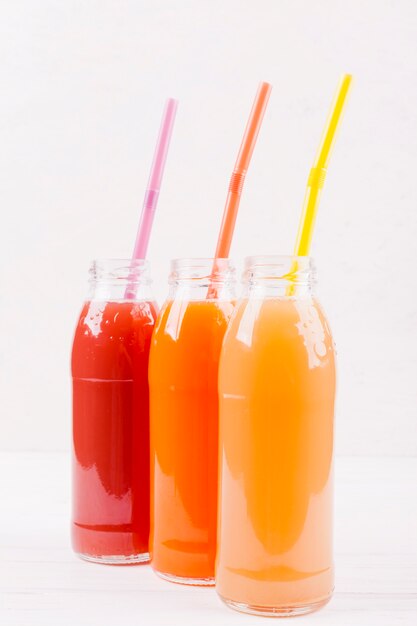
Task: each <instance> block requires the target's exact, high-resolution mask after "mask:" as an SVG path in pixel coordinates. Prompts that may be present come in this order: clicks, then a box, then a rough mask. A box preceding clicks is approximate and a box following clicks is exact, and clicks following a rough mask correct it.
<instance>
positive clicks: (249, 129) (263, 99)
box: [207, 82, 272, 298]
mask: <svg viewBox="0 0 417 626" xmlns="http://www.w3.org/2000/svg"><path fill="white" fill-rule="evenodd" d="M271 90H272V85H270V84H269V83H264V82H263V83H260V85H259V87H258V91H257V94H256V96H255V100H254V103H253V105H252V110H251V112H250V115H249V119H248V122H247V124H246V129H245V134H244V135H243V139H242V143H241V144H240V149H239V153H238V155H237V159H236V163H235V167H234V169H233V172H232V175H231V177H230V182H229V190H228V193H227V198H226V204H225V207H224V211H223V219H222V224H221V226H220V232H219V237H218V240H217V247H216V254H215V259H216V260H217V259H227V258H228V256H229V252H230V246H231V243H232V237H233V232H234V229H235V224H236V217H237V212H238V209H239V204H240V198H241V195H242V189H243V183H244V182H245V176H246V172H247V170H248V167H249V165H250V161H251V158H252V154H253V150H254V148H255V144H256V140H257V138H258V134H259V130H260V128H261V124H262V120H263V118H264V115H265V111H266V107H267V104H268V100H269V96H270V94H271ZM216 260H215V262H214V266H213V270H212V278H213V276H214V274H215V272H216V266H217V262H216ZM216 295H217V291H216V289H215V287H214V286H213V284H212V280H211V281H210V285H209V288H208V292H207V298H215V297H216Z"/></svg>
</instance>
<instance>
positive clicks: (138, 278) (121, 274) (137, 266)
mask: <svg viewBox="0 0 417 626" xmlns="http://www.w3.org/2000/svg"><path fill="white" fill-rule="evenodd" d="M149 271H150V265H149V261H148V260H147V259H94V260H93V261H92V263H91V266H90V272H89V275H90V281H92V282H106V283H112V284H120V283H133V284H135V283H141V284H150V282H151V279H150V273H149Z"/></svg>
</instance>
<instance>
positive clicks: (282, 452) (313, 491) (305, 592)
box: [216, 263, 335, 615]
mask: <svg viewBox="0 0 417 626" xmlns="http://www.w3.org/2000/svg"><path fill="white" fill-rule="evenodd" d="M289 266H290V263H289V264H288V267H289ZM257 271H258V270H257V269H256V267H255V283H256V280H257V279H256V272H257ZM260 273H261V275H265V274H266V275H268V274H270V273H271V272H270V271H266V272H265V271H264V270H263V273H262V272H260ZM253 275H254V273H253V272H252V280H253ZM268 281H269V282H268ZM274 281H275V283H276V285H278V288H277V291H276V293H275V292H274V289H273V285H274ZM285 282H286V281H285V280H284V279H283V280H281V281H280V280H279V279H276V278H273V277H272V278H271V276H268V277H267V278H265V280H264V279H261V280H258V285H257V287H256V288H255V289H254V293H252V292H251V289H249V294H248V297H247V298H245V299H243V300H241V301H240V303H239V304H238V306H237V309H236V311H235V314H234V315H233V318H232V320H231V322H230V326H229V329H228V332H227V334H226V336H225V340H224V344H223V350H222V354H221V359H220V370H219V398H220V413H219V426H220V433H219V440H220V465H221V473H220V494H219V509H220V510H219V532H218V542H219V547H218V557H217V570H216V579H217V582H216V584H217V591H218V593H219V594H220V596H221V597H222V599H223V600H225V601H226V603H228V604H229V605H231V606H232V607H233V608H237V609H240V610H243V611H246V612H250V613H255V614H264V615H265V614H266V615H279V614H282V615H291V614H299V613H305V612H309V611H311V610H314V609H315V608H319V607H320V606H321V605H322V604H324V603H326V602H327V601H328V599H329V598H330V596H331V593H332V589H333V562H332V458H333V413H334V396H335V362H334V348H333V342H332V337H331V334H330V331H329V328H328V325H327V322H326V319H325V317H324V314H323V311H322V309H321V308H320V306H319V304H318V303H317V301H316V300H315V299H314V297H313V296H312V295H311V294H310V290H309V288H308V287H307V288H303V290H302V291H303V295H302V296H297V295H296V296H295V297H286V296H285V289H286V287H285V286H284V284H285ZM293 290H294V291H295V293H297V287H296V286H295V287H294V289H293Z"/></svg>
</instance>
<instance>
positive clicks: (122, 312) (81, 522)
mask: <svg viewBox="0 0 417 626" xmlns="http://www.w3.org/2000/svg"><path fill="white" fill-rule="evenodd" d="M127 288H128V289H127ZM126 293H128V294H129V298H128V299H127V298H126ZM156 316H157V306H156V304H155V302H154V300H153V298H152V293H151V289H150V277H149V267H148V263H147V262H146V261H143V260H133V261H131V260H128V261H127V260H126V261H124V260H105V261H95V262H94V263H93V264H92V267H91V270H90V297H89V299H88V300H87V301H86V302H85V304H84V306H83V308H82V311H81V315H80V318H79V320H78V324H77V327H76V330H75V336H74V343H73V349H72V377H73V516H72V544H73V548H74V551H75V552H76V553H77V554H78V555H79V556H80V557H82V558H84V559H87V560H89V561H97V562H100V563H111V564H132V563H140V562H145V561H148V560H149V549H148V541H149V392H148V358H149V348H150V341H151V335H152V331H153V327H154V324H155V320H156Z"/></svg>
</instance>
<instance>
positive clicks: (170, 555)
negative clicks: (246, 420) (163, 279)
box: [149, 259, 235, 585]
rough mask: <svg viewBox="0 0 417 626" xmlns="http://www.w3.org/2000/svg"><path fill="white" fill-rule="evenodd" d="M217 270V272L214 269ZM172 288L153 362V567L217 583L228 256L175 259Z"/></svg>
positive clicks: (175, 576) (230, 287) (230, 293)
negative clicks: (220, 402) (220, 413)
mask: <svg viewBox="0 0 417 626" xmlns="http://www.w3.org/2000/svg"><path fill="white" fill-rule="evenodd" d="M213 267H215V269H214V272H213ZM170 283H171V291H170V294H169V297H168V300H167V301H166V302H165V304H164V306H163V307H162V310H161V312H160V315H159V317H158V319H157V322H156V326H155V332H154V334H153V338H152V342H151V350H150V361H149V396H150V397H149V399H150V434H151V437H150V449H151V536H150V553H151V558H152V567H153V569H154V570H155V571H156V572H157V573H158V574H159V575H161V576H162V577H164V578H167V579H168V580H171V581H174V582H180V583H184V584H194V585H212V584H214V564H215V555H216V535H217V485H218V388H217V380H218V364H219V356H220V350H221V345H222V341H223V336H224V333H225V331H226V328H227V324H228V321H229V318H230V316H231V314H232V311H233V308H234V297H235V295H234V283H235V280H234V269H233V266H232V264H231V262H230V261H229V260H228V259H219V260H217V261H216V264H215V266H214V261H213V259H179V260H175V261H173V262H172V271H171V276H170Z"/></svg>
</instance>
